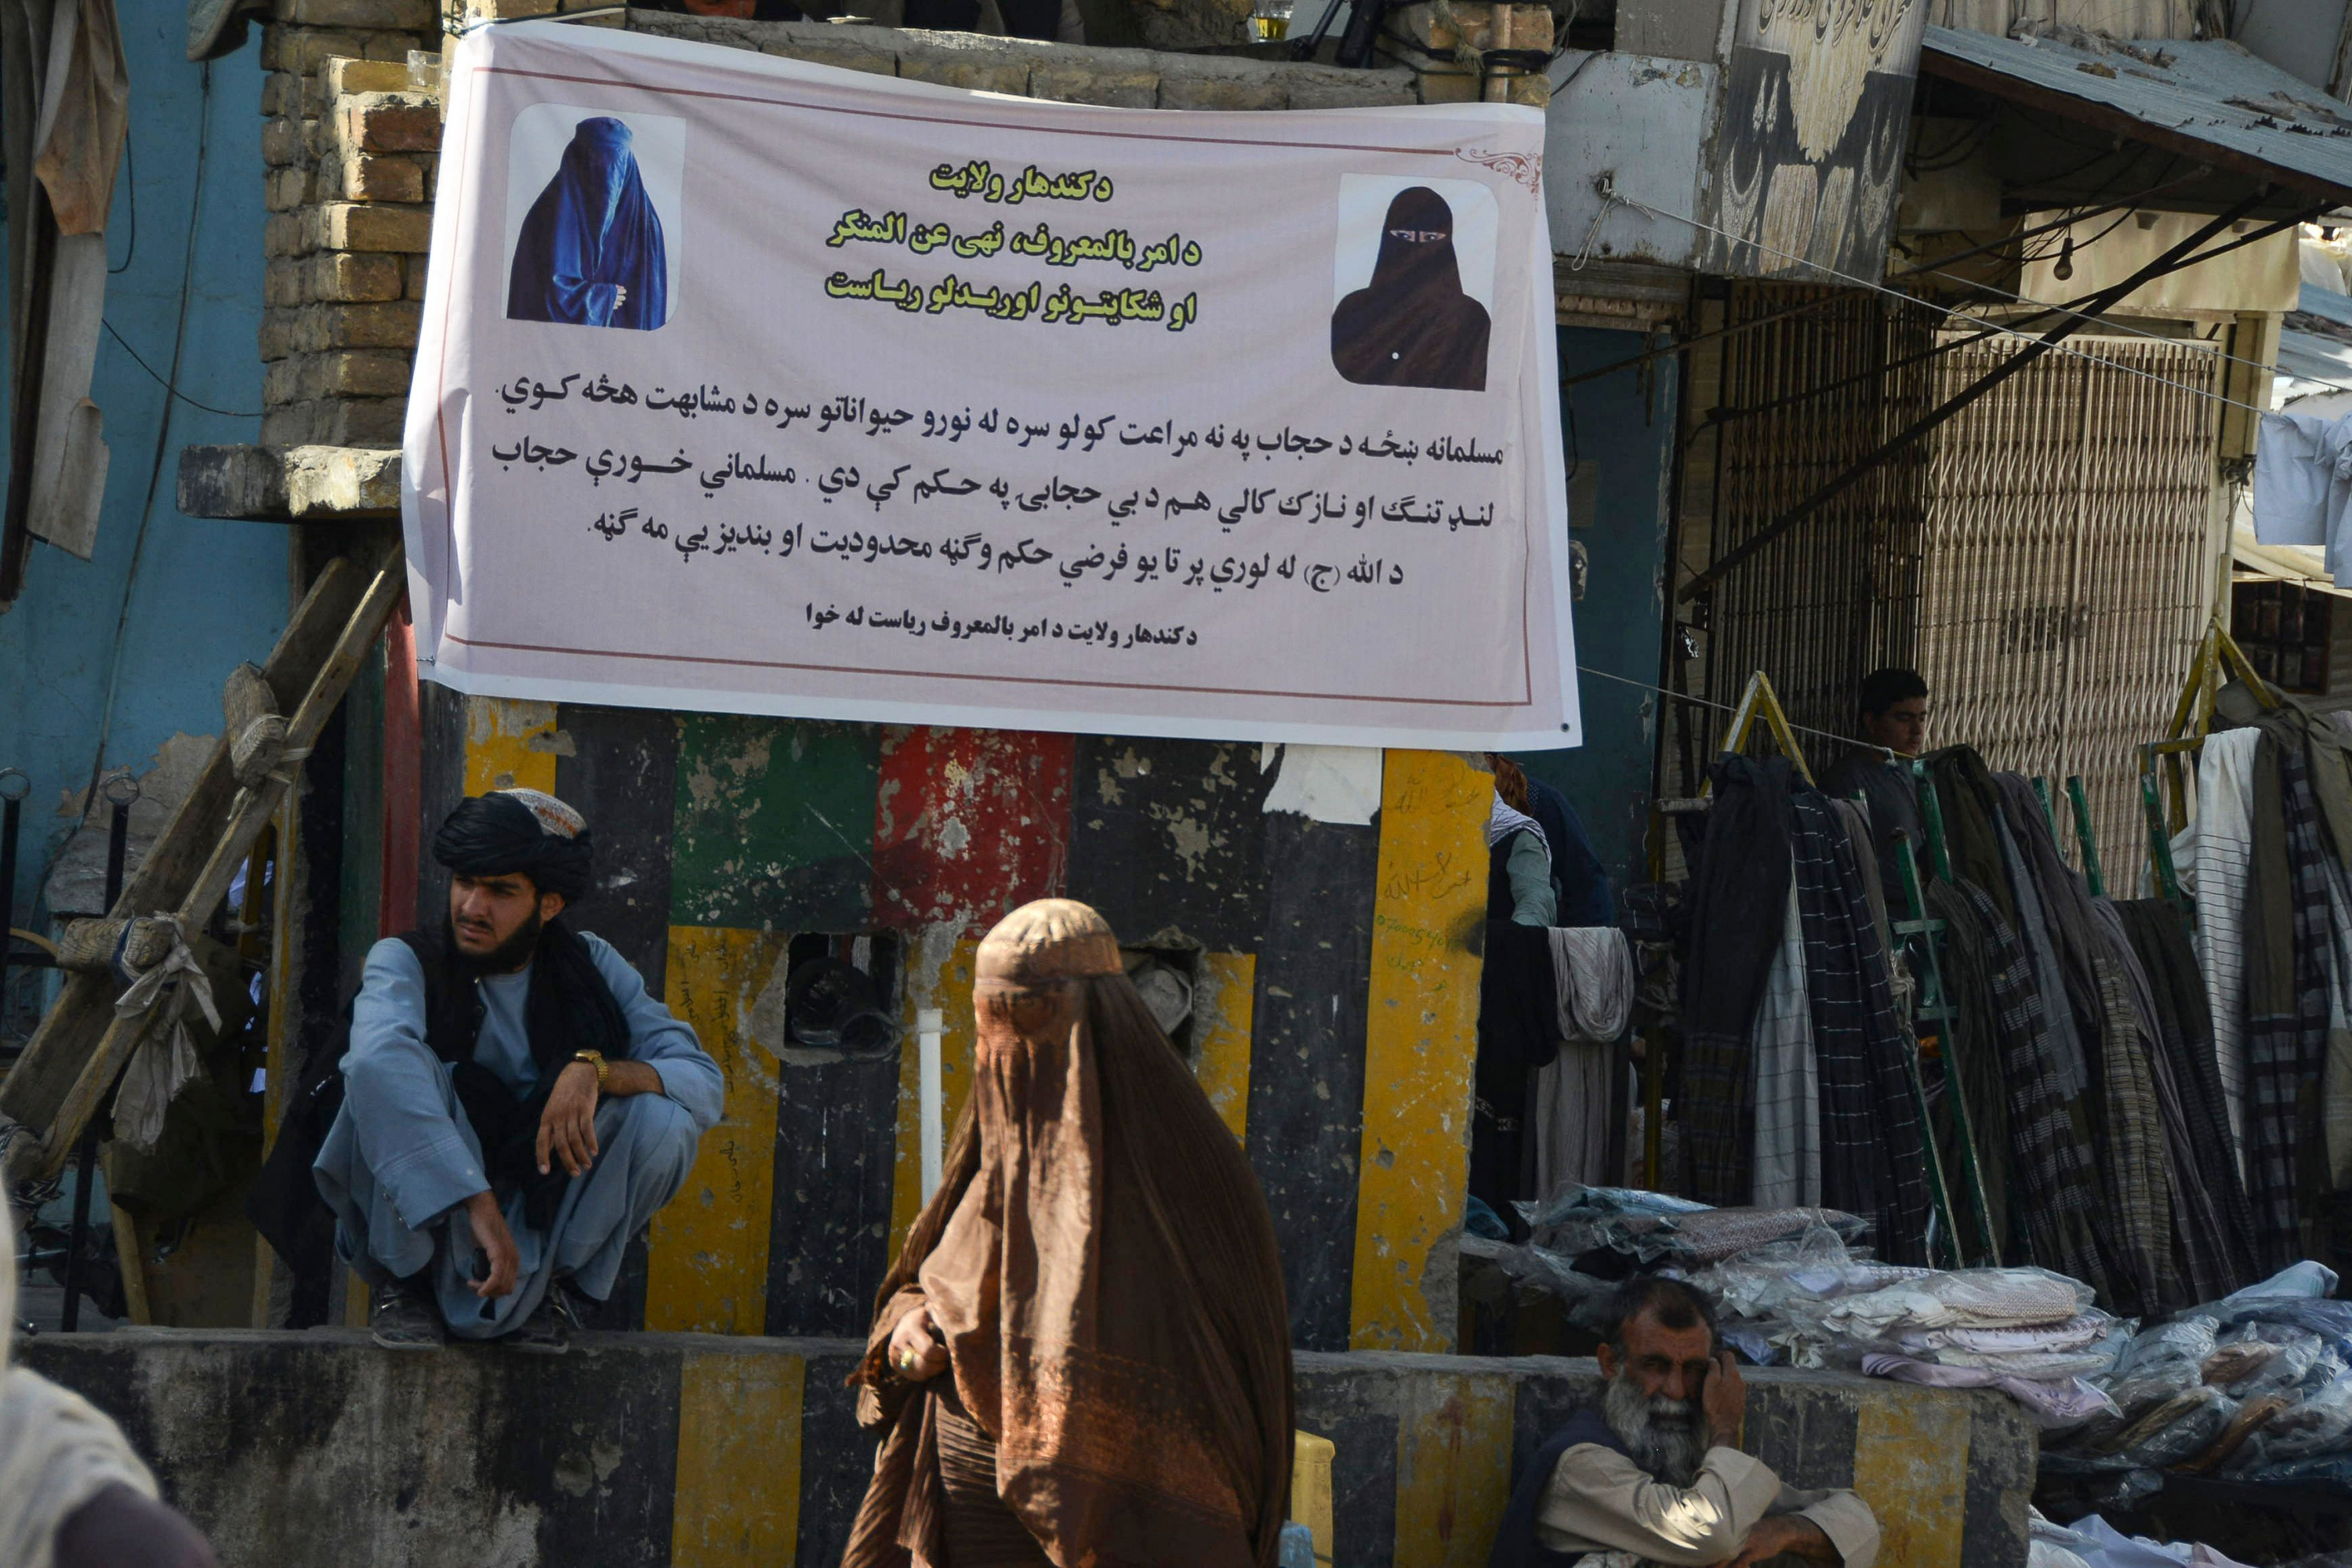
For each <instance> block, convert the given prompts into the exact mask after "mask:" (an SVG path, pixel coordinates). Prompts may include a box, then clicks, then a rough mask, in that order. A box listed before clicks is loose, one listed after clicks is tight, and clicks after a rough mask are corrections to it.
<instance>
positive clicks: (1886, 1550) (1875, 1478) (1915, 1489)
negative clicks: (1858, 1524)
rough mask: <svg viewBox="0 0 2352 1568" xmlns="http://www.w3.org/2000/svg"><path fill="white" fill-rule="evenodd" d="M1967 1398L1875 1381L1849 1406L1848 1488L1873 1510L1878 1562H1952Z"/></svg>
mask: <svg viewBox="0 0 2352 1568" xmlns="http://www.w3.org/2000/svg"><path fill="white" fill-rule="evenodd" d="M1972 1419H1973V1417H1972V1415H1971V1412H1970V1402H1969V1401H1968V1400H1964V1399H1954V1398H1953V1397H1951V1395H1949V1394H1942V1393H1938V1392H1937V1391H1936V1390H1934V1389H1927V1388H1906V1387H1905V1386H1904V1385H1902V1384H1893V1383H1890V1384H1885V1385H1883V1386H1882V1385H1881V1384H1875V1383H1874V1384H1871V1386H1870V1389H1869V1391H1868V1393H1866V1394H1864V1395H1863V1397H1862V1408H1861V1409H1860V1410H1859V1411H1857V1412H1856V1413H1855V1421H1854V1445H1853V1489H1854V1490H1855V1492H1857V1493H1858V1494H1860V1496H1861V1498H1862V1500H1863V1501H1864V1502H1866V1503H1868V1504H1869V1505H1870V1510H1871V1511H1872V1512H1873V1513H1874V1514H1876V1515H1877V1516H1878V1529H1879V1532H1880V1545H1879V1548H1878V1560H1879V1561H1880V1562H1881V1563H1902V1564H1903V1565H1904V1568H1958V1565H1959V1561H1960V1525H1961V1522H1962V1521H1963V1519H1964V1518H1965V1517H1966V1510H1967V1505H1968V1492H1969V1426H1970V1423H1971V1421H1972Z"/></svg>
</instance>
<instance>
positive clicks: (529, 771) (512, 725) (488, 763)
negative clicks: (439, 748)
mask: <svg viewBox="0 0 2352 1568" xmlns="http://www.w3.org/2000/svg"><path fill="white" fill-rule="evenodd" d="M559 743H560V742H558V741H557V740H556V728H555V704H554V703H552V702H526V701H524V700H521V699H520V698H508V697H468V698H467V699H466V793H467V795H483V794H486V793H488V791H490V790H494V789H535V790H541V791H544V792H545V793H547V794H549V795H553V794H554V793H555V748H556V746H557V745H558V744H559Z"/></svg>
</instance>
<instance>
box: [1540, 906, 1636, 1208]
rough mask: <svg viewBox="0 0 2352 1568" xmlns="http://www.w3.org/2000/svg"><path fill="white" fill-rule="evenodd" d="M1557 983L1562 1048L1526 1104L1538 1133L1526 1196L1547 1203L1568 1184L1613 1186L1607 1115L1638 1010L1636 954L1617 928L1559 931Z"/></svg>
mask: <svg viewBox="0 0 2352 1568" xmlns="http://www.w3.org/2000/svg"><path fill="white" fill-rule="evenodd" d="M1546 934H1547V935H1548V936H1549V939H1550V942H1551V967H1552V977H1553V983H1554V984H1555V986H1556V987H1557V989H1558V993H1559V994H1558V997H1557V999H1556V1005H1557V1009H1558V1014H1559V1016H1558V1028H1559V1037H1560V1044H1559V1051H1558V1052H1557V1053H1556V1054H1555V1055H1554V1056H1553V1057H1552V1059H1551V1060H1550V1061H1549V1062H1547V1063H1545V1064H1544V1066H1543V1067H1542V1068H1538V1070H1537V1072H1536V1082H1535V1089H1533V1091H1532V1092H1531V1094H1530V1096H1529V1099H1528V1122H1529V1123H1530V1124H1531V1125H1532V1127H1533V1128H1534V1130H1535V1179H1534V1181H1533V1183H1532V1184H1530V1186H1529V1189H1528V1195H1529V1196H1531V1197H1536V1198H1549V1197H1550V1196H1551V1195H1552V1194H1554V1193H1557V1192H1558V1191H1559V1189H1560V1186H1561V1185H1562V1184H1564V1183H1568V1182H1574V1183H1577V1184H1580V1185H1582V1186H1588V1187H1601V1186H1613V1185H1615V1184H1616V1177H1614V1176H1612V1173H1611V1172H1610V1170H1609V1110H1610V1105H1611V1103H1612V1100H1613V1099H1614V1098H1615V1096H1616V1093H1617V1092H1618V1091H1617V1090H1615V1089H1612V1079H1613V1076H1614V1075H1613V1068H1614V1066H1615V1063H1616V1060H1617V1041H1618V1040H1619V1038H1620V1037H1622V1036H1623V1035H1624V1033H1625V1025H1626V1022H1627V1020H1628V1019H1629V1018H1630V1017H1631V1016H1632V1014H1633V949H1632V948H1631V947H1630V946H1628V945H1627V943H1626V941H1625V933H1624V932H1622V931H1619V930H1618V929H1617V928H1616V927H1614V926H1581V927H1567V926H1554V927H1553V928H1552V929H1551V930H1550V931H1549V932H1547V933H1546Z"/></svg>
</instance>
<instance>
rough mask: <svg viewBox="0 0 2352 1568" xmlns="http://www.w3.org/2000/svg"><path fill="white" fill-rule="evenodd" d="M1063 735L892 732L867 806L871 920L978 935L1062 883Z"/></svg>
mask: <svg viewBox="0 0 2352 1568" xmlns="http://www.w3.org/2000/svg"><path fill="white" fill-rule="evenodd" d="M1075 756H1076V743H1075V742H1074V741H1073V740H1072V738H1071V737H1070V736H1068V735H1041V734H1030V733H1027V732H1024V731H1010V730H937V729H908V728H902V727H899V726H895V725H894V726H892V727H890V728H888V729H886V730H884V731H883V732H882V770H881V781H880V783H881V787H880V789H879V790H878V791H877V792H876V795H875V803H874V913H875V916H876V918H877V919H878V920H879V921H881V922H882V923H883V924H885V925H888V926H896V927H900V928H908V927H918V926H929V925H938V924H942V923H947V924H953V925H956V926H958V927H960V928H961V931H962V932H963V933H964V934H966V935H971V936H979V935H982V933H984V932H985V931H987V930H988V928H989V927H991V926H992V925H994V924H995V923H996V922H997V921H999V920H1001V919H1003V917H1004V915H1006V914H1007V913H1008V912H1010V911H1011V910H1015V909H1018V908H1019V907H1020V906H1021V905H1023V904H1024V903H1027V902H1028V901H1029V900H1032V899H1047V898H1054V897H1056V896H1058V895H1059V894H1060V893H1061V892H1062V891H1063V890H1064V889H1065V888H1066V885H1067V883H1068V869H1069V850H1070V771H1071V766H1072V763H1073V761H1074V759H1075Z"/></svg>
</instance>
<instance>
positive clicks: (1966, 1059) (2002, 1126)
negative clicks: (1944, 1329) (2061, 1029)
mask: <svg viewBox="0 0 2352 1568" xmlns="http://www.w3.org/2000/svg"><path fill="white" fill-rule="evenodd" d="M1926 900H1927V914H1928V917H1929V918H1930V919H1932V920H1938V921H1943V922H1944V946H1943V954H1942V958H1943V962H1942V965H1941V967H1942V970H1943V976H1944V994H1945V998H1946V1000H1947V1001H1948V1002H1949V1003H1950V1005H1951V1006H1952V1010H1953V1015H1954V1016H1953V1017H1952V1018H1951V1020H1950V1021H1949V1022H1948V1024H1947V1025H1946V1026H1945V1028H1946V1031H1947V1034H1948V1040H1947V1043H1946V1046H1945V1049H1944V1053H1943V1057H1944V1070H1945V1079H1944V1082H1945V1092H1944V1096H1943V1102H1942V1104H1941V1105H1940V1106H1939V1107H1938V1109H1939V1110H1940V1112H1941V1114H1939V1115H1938V1116H1937V1118H1936V1137H1937V1148H1938V1150H1939V1151H1940V1152H1941V1153H1942V1156H1943V1162H1944V1172H1945V1174H1946V1175H1947V1176H1949V1175H1950V1174H1951V1173H1954V1172H1957V1171H1962V1170H1964V1169H1965V1168H1966V1166H1965V1163H1964V1160H1965V1156H1964V1153H1963V1151H1962V1149H1961V1147H1960V1135H1959V1127H1958V1122H1957V1121H1956V1120H1955V1118H1954V1117H1953V1115H1952V1113H1951V1100H1952V1098H1953V1096H1954V1095H1955V1094H1958V1096H1960V1097H1961V1098H1963V1099H1964V1100H1966V1102H1967V1106H1968V1112H1969V1130H1970V1131H1972V1132H1973V1133H1974V1134H1975V1139H1974V1145H1975V1150H1976V1157H1977V1169H1978V1171H1979V1173H1981V1175H1982V1177H1983V1180H1984V1195H1985V1211H1986V1218H1987V1220H1988V1221H1989V1222H1990V1225H1991V1227H1992V1234H1993V1236H1994V1237H1996V1238H1997V1239H1998V1240H1999V1242H2000V1247H2001V1248H2002V1251H2003V1254H2004V1255H2005V1256H2006V1255H2007V1254H2008V1252H2009V1251H2010V1248H2011V1243H2010V1238H2011V1237H2012V1236H2014V1235H2016V1234H2017V1228H2016V1225H2015V1222H2014V1220H2013V1219H2012V1217H2011V1203H2010V1195H2009V1188H2010V1165H2011V1160H2010V1132H2009V1077H2008V1074H2007V1073H2006V1072H2004V1071H2003V1070H2002V1068H2001V1038H2000V1014H1999V1012H1998V1011H1997V1010H1996V1004H1995V1002H1994V1000H1993V994H1992V984H1991V979H1990V973H1988V971H1987V968H1986V964H1985V947H1986V941H1987V939H1986V936H1985V933H1984V931H1983V929H1982V927H1981V925H1980V924H1979V920H1978V916H1977V912H1976V910H1975V909H1974V908H1973V907H1972V906H1971V905H1970V904H1969V900H1968V899H1967V897H1966V896H1965V895H1964V894H1962V893H1961V892H1960V890H1959V889H1958V888H1955V887H1954V886H1952V884H1951V883H1949V882H1930V883H1929V884H1928V885H1927V890H1926ZM1956 1061H1957V1065H1958V1068H1959V1071H1958V1073H1957V1074H1955V1073H1954V1072H1953V1071H1952V1068H1953V1067H1954V1065H1955V1062H1956Z"/></svg>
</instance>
